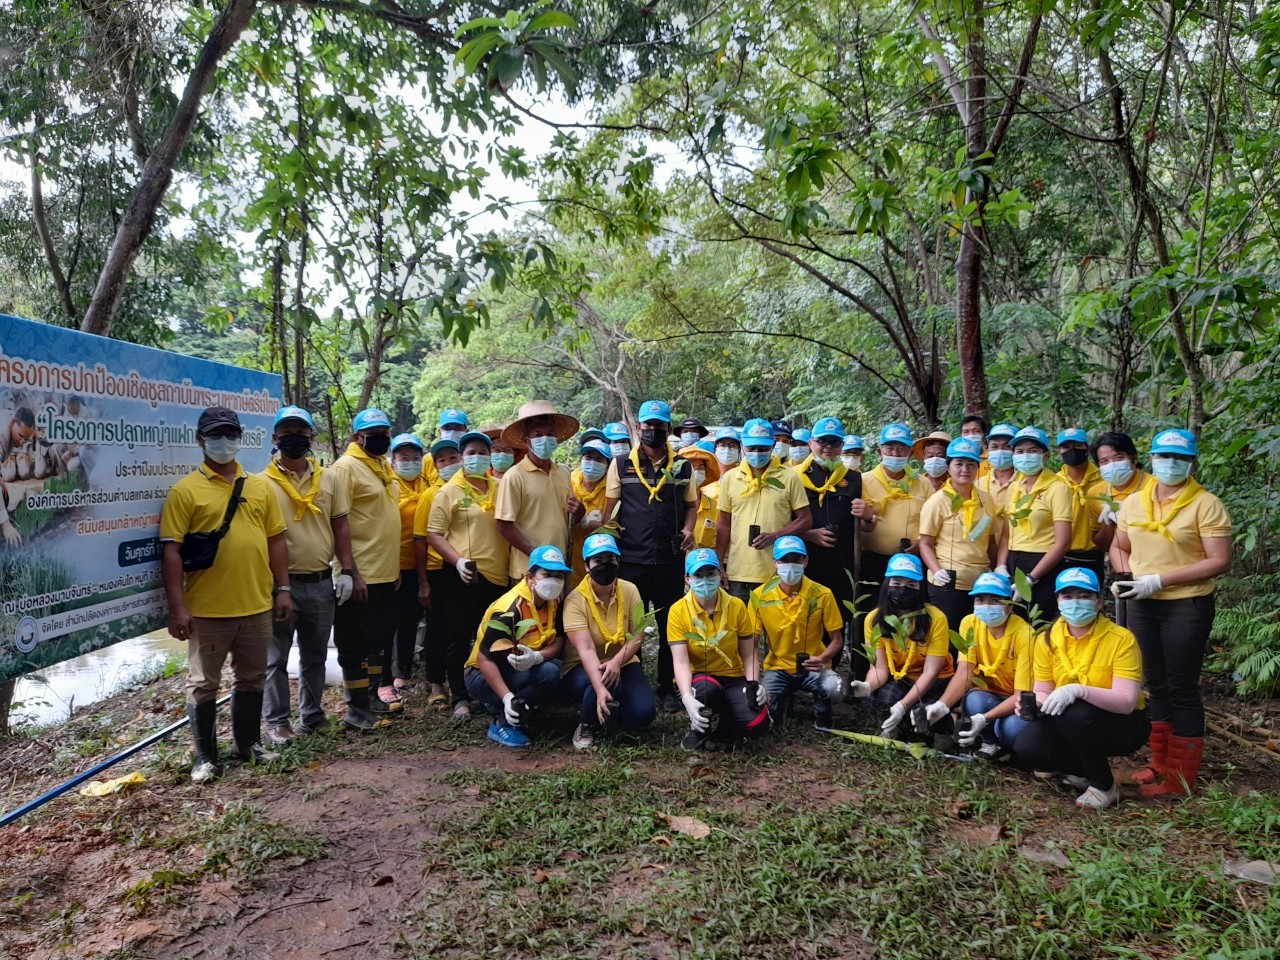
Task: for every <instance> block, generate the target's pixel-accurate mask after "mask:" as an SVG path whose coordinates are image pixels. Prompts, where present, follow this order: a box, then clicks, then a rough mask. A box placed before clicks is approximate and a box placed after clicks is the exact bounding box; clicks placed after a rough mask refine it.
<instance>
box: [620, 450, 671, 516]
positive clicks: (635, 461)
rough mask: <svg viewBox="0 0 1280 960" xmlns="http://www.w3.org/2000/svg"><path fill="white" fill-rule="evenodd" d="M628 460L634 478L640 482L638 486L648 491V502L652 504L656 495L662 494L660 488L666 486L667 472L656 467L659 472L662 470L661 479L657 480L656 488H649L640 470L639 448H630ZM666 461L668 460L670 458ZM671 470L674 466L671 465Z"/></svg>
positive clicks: (646, 479)
mask: <svg viewBox="0 0 1280 960" xmlns="http://www.w3.org/2000/svg"><path fill="white" fill-rule="evenodd" d="M628 459H629V460H630V461H631V466H633V467H634V468H635V471H636V478H637V479H638V480H639V481H640V484H641V485H642V486H643V487H644V488H645V489H646V490H648V491H649V502H650V503H653V501H655V500H657V499H658V494H660V493H661V492H662V488H663V487H665V486H666V485H667V470H666V469H665V468H663V467H658V469H659V470H662V477H661V479H659V480H658V485H657V486H656V487H654V486H650V485H649V480H648V478H647V477H645V475H644V471H643V470H641V469H640V448H639V447H638V446H637V447H632V448H631V456H630V457H629V458H628ZM667 459H670V457H668V458H667ZM663 462H664V463H665V462H666V461H665V460H664V461H663ZM654 466H655V467H657V466H658V465H657V464H656V463H655V464H654ZM671 469H675V464H672V465H671Z"/></svg>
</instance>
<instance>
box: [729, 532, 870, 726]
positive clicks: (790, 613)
mask: <svg viewBox="0 0 1280 960" xmlns="http://www.w3.org/2000/svg"><path fill="white" fill-rule="evenodd" d="M773 565H774V569H775V570H777V572H778V576H777V580H776V582H774V583H771V584H770V583H766V584H764V585H762V586H759V587H756V588H755V589H754V590H752V591H751V616H752V626H753V628H754V631H755V633H756V635H757V636H763V637H765V638H766V639H767V640H768V642H769V653H768V655H767V656H766V657H765V660H764V680H763V681H762V683H763V686H764V689H765V692H766V693H767V694H768V697H769V710H770V712H771V713H772V714H773V717H774V719H775V720H776V719H777V718H779V717H783V716H786V709H787V704H788V702H789V701H790V700H791V695H792V693H794V692H795V691H796V690H804V691H807V692H808V693H810V694H812V695H813V720H814V723H815V725H816V726H818V727H830V726H831V705H832V704H833V703H840V702H841V701H843V700H844V698H845V694H846V692H847V689H848V688H847V686H846V685H845V683H844V681H843V680H842V678H841V677H840V676H838V675H837V674H836V672H835V671H834V670H832V669H831V664H832V663H833V662H834V661H835V659H836V658H837V657H839V656H840V651H841V649H842V648H843V647H844V637H843V635H842V633H843V629H844V620H843V618H842V617H841V616H840V609H839V607H837V606H836V598H835V595H834V594H833V593H832V592H831V591H830V590H829V589H827V588H826V587H824V586H823V585H822V584H820V583H817V582H816V581H813V580H810V579H809V578H808V577H806V576H805V575H804V571H805V567H807V566H808V565H809V550H808V547H806V546H805V542H804V541H803V540H801V539H800V538H799V537H792V536H786V537H779V538H778V539H777V540H775V541H774V544H773Z"/></svg>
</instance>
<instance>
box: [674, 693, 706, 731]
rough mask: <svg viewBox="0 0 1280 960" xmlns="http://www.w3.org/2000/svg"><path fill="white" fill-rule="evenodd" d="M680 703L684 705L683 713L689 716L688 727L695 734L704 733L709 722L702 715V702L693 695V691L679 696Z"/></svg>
mask: <svg viewBox="0 0 1280 960" xmlns="http://www.w3.org/2000/svg"><path fill="white" fill-rule="evenodd" d="M680 702H681V703H682V704H684V712H685V713H687V714H688V715H689V726H690V727H692V728H693V730H694V732H695V733H706V732H707V727H709V726H711V721H710V720H709V719H707V718H706V717H704V716H703V715H702V701H701V700H699V699H698V698H697V697H695V696H694V695H693V691H692V690H690V691H689V692H688V693H682V694H680Z"/></svg>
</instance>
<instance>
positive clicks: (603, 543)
mask: <svg viewBox="0 0 1280 960" xmlns="http://www.w3.org/2000/svg"><path fill="white" fill-rule="evenodd" d="M602 553H611V554H613V555H614V556H615V557H620V556H622V551H621V550H619V549H618V541H617V540H615V539H614V538H613V537H611V536H609V535H608V534H607V533H593V534H592V535H591V536H589V537H587V539H586V542H585V543H583V545H582V559H583V560H590V559H591V558H592V557H598V556H600V554H602Z"/></svg>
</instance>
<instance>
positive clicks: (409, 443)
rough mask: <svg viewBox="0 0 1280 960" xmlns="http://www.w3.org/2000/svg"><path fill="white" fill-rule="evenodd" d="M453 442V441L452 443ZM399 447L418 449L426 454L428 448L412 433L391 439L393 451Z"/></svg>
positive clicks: (398, 435)
mask: <svg viewBox="0 0 1280 960" xmlns="http://www.w3.org/2000/svg"><path fill="white" fill-rule="evenodd" d="M450 442H452V441H450ZM397 447H417V448H418V450H419V451H421V452H423V453H425V452H426V448H425V447H423V445H422V441H421V440H419V439H418V438H417V437H415V436H414V435H413V434H412V433H398V434H396V435H395V436H394V437H392V438H391V449H392V450H394V449H396V448H397Z"/></svg>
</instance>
